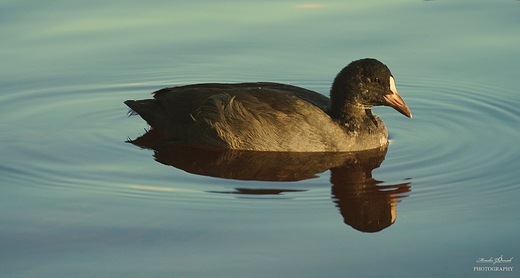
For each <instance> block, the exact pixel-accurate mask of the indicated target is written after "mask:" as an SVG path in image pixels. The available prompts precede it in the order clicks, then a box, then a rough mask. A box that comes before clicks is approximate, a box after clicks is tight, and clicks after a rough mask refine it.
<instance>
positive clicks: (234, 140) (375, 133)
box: [125, 58, 412, 152]
mask: <svg viewBox="0 0 520 278" xmlns="http://www.w3.org/2000/svg"><path fill="white" fill-rule="evenodd" d="M153 94H154V98H153V99H145V100H127V101H125V104H126V105H127V106H128V107H130V109H131V113H132V114H139V115H140V116H141V117H142V118H143V119H144V120H146V122H148V124H149V125H150V126H151V127H152V129H155V130H157V131H159V132H161V133H162V134H164V135H166V136H168V137H169V138H171V140H172V142H178V143H184V144H185V143H193V144H199V145H209V146H216V147H222V148H228V149H237V150H253V151H277V152H281V151H282V152H346V151H361V150H368V149H374V148H379V147H381V146H385V145H387V144H388V132H387V130H386V127H385V125H384V123H383V121H381V119H379V117H377V116H376V115H375V114H374V113H372V110H371V108H372V106H377V105H385V106H391V107H393V108H394V109H396V110H397V111H399V112H400V113H402V114H403V115H405V116H407V117H409V118H411V117H412V114H411V113H410V110H409V108H408V106H407V105H406V104H405V102H404V101H403V99H402V98H401V96H400V95H399V93H398V92H397V89H396V87H395V82H394V78H393V76H392V73H391V72H390V70H389V69H388V67H387V66H386V65H385V64H383V63H381V62H380V61H378V60H376V59H370V58H367V59H361V60H357V61H354V62H351V63H350V64H349V65H347V66H346V67H345V68H343V69H342V70H341V71H340V72H339V74H338V75H337V76H336V78H335V79H334V82H333V83H332V88H331V90H330V99H329V98H327V97H326V96H324V95H322V94H319V93H317V92H314V91H310V90H307V89H304V88H300V87H296V86H292V85H286V84H279V83H271V82H254V83H240V84H219V83H206V84H195V85H187V86H179V87H173V88H165V89H161V90H158V91H156V92H154V93H153Z"/></svg>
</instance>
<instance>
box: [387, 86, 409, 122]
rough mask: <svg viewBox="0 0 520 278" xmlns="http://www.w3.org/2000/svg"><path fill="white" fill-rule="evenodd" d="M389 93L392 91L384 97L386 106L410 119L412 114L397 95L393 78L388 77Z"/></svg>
mask: <svg viewBox="0 0 520 278" xmlns="http://www.w3.org/2000/svg"><path fill="white" fill-rule="evenodd" d="M390 91H392V93H391V94H388V95H385V96H384V98H385V101H386V104H388V106H390V107H392V108H394V109H395V110H397V111H398V112H399V113H401V114H403V115H405V116H406V117H408V118H412V112H410V108H408V106H407V105H406V103H404V100H403V98H402V97H401V95H399V93H398V92H397V89H396V88H395V81H394V78H393V77H390Z"/></svg>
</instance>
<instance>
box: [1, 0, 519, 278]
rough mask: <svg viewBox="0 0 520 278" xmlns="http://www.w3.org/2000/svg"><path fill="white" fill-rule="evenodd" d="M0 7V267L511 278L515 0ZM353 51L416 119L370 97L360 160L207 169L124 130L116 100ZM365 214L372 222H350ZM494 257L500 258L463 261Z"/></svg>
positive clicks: (278, 78)
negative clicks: (188, 165)
mask: <svg viewBox="0 0 520 278" xmlns="http://www.w3.org/2000/svg"><path fill="white" fill-rule="evenodd" d="M0 7H1V8H0V13H1V16H0V18H1V19H0V21H1V23H2V26H3V28H2V29H1V30H0V36H1V37H2V45H1V46H0V48H1V51H0V59H1V61H2V63H1V66H0V67H1V71H0V84H1V88H2V92H1V93H0V108H1V109H0V114H1V119H2V121H0V129H1V130H2V134H1V135H0V142H1V143H2V144H1V145H0V151H1V153H2V159H1V160H0V172H1V173H0V187H1V188H2V194H1V197H0V208H1V210H0V211H2V212H1V214H0V215H1V216H0V217H1V221H2V225H1V226H0V247H1V248H0V252H1V253H0V271H1V273H2V274H3V275H2V276H3V277H70V276H71V275H73V276H76V277H95V276H109V277H165V276H167V277H172V276H175V277H272V276H276V277H389V276H390V277H392V276H400V277H474V276H484V275H485V276H493V277H496V276H500V277H502V276H503V277H514V276H516V275H517V274H516V273H517V270H516V268H517V266H518V262H517V260H516V257H518V256H519V254H518V250H520V248H519V247H520V241H519V239H518V236H517V234H518V231H519V229H520V217H519V216H518V213H517V211H518V210H519V203H518V199H519V198H520V187H519V185H518V184H519V182H518V180H519V178H520V175H519V174H518V168H519V166H520V164H519V163H518V157H519V156H520V150H519V149H518V148H517V147H516V146H517V143H518V139H519V138H520V132H519V131H518V126H520V116H519V115H520V109H519V108H518V106H519V104H520V95H519V93H518V85H517V81H516V80H517V74H518V72H520V63H519V61H520V53H519V52H518V45H520V31H519V29H518V23H519V21H518V19H519V18H520V3H519V2H518V1H495V2H493V3H491V2H488V1H458V2H456V3H455V2H453V3H452V2H445V1H394V2H392V3H389V2H386V1H372V2H366V1H350V2H342V1H325V2H315V3H312V2H309V3H303V2H276V1H267V2H266V1H247V2H240V3H235V2H234V1H227V2H219V3H215V2H211V1H191V2H189V3H185V2H176V1H174V2H164V1H152V2H146V3H144V2H143V3H137V2H136V3H128V2H125V3H123V2H120V1H112V2H110V3H106V1H90V2H88V3H86V2H85V3H83V2H81V3H80V2H77V1H52V2H50V3H45V4H43V2H39V1H26V2H23V3H22V2H19V1H18V2H17V1H4V2H3V3H2V4H0ZM363 57H375V58H378V59H380V60H381V61H383V62H384V63H386V64H387V65H388V66H389V67H390V69H391V70H392V72H393V75H394V76H395V78H396V83H397V88H398V90H399V92H400V94H401V95H402V96H403V98H404V99H405V101H406V103H407V104H408V105H409V107H410V109H411V110H412V113H413V115H414V118H413V119H411V120H410V119H407V118H405V117H403V116H402V115H400V114H399V113H396V112H395V111H393V110H392V109H390V108H388V107H381V108H376V109H374V111H375V113H376V114H378V115H379V116H380V117H381V118H382V119H383V121H385V124H386V125H387V127H388V129H389V132H390V138H391V140H392V142H391V144H390V145H389V147H388V150H386V153H385V154H384V159H380V160H379V161H377V163H375V164H373V165H372V164H371V165H370V167H371V168H370V169H369V170H366V171H360V170H359V169H364V168H355V167H354V166H352V167H354V168H350V170H341V171H338V167H332V166H338V165H336V164H334V163H333V164H326V163H325V164H324V162H323V159H324V158H312V159H311V158H305V159H304V161H310V160H313V161H321V164H320V167H318V168H316V169H314V168H313V171H312V172H306V171H303V170H301V169H298V170H293V169H292V168H286V167H282V166H279V167H277V168H276V169H277V171H278V170H280V169H281V170H283V173H284V174H283V175H282V174H280V172H276V173H277V177H280V176H284V177H291V178H292V180H291V181H283V180H273V179H271V180H270V181H265V180H251V179H250V178H249V179H244V178H242V179H236V178H237V177H236V176H227V178H221V177H216V174H218V173H220V174H222V173H226V172H225V171H223V170H218V171H214V172H213V175H210V176H206V175H203V173H200V172H196V171H193V169H191V170H190V169H182V168H181V169H179V168H176V167H172V166H171V165H169V164H168V163H164V162H165V160H161V159H159V158H158V157H157V155H156V152H155V151H154V150H150V149H146V148H144V149H143V148H139V147H137V146H134V145H132V144H129V143H125V141H126V140H127V139H128V138H132V139H133V138H135V137H138V136H140V135H142V134H144V133H145V132H146V131H145V128H147V126H146V124H145V122H144V121H143V120H142V119H140V118H139V117H127V114H126V113H127V108H126V107H125V106H124V104H123V101H124V100H126V99H142V98H147V97H150V94H149V93H150V92H152V91H155V90H157V89H160V88H162V87H167V86H175V85H184V84H191V83H198V82H243V81H274V82H282V83H289V84H293V85H298V86H302V87H306V88H309V89H313V90H316V91H318V92H320V93H323V94H328V90H329V87H330V84H331V82H332V80H333V78H334V77H335V74H336V73H337V72H338V71H339V70H340V69H341V68H342V67H343V66H345V65H346V64H347V63H348V62H350V61H352V60H355V59H359V58H363ZM154 155H156V156H155V157H154ZM174 157H175V156H174ZM177 157H188V156H186V155H181V156H177ZM203 157H211V156H210V155H208V154H205V155H204V156H203ZM160 158H162V157H160ZM188 158H189V157H188ZM277 159H278V158H277ZM285 159H286V160H284V161H293V159H294V158H290V160H287V159H288V158H285ZM327 159H330V158H327ZM327 161H329V162H327V163H330V160H327ZM334 161H335V160H334ZM361 161H362V160H361ZM211 163H213V162H211ZM244 164H245V163H242V165H244ZM209 165H210V166H211V165H213V164H209ZM221 165H222V164H221ZM263 165H270V166H273V165H275V166H276V164H273V163H272V162H270V163H264V164H263ZM294 165H297V166H299V165H302V163H300V162H298V163H295V164H294ZM323 165H325V166H327V167H324V168H323V167H322V166H323ZM331 165H332V166H331ZM350 165H352V164H350ZM354 165H357V164H354ZM247 166H248V165H246V167H244V168H246V170H248V169H252V167H251V168H248V167H247ZM329 166H330V167H329ZM356 167H357V166H356ZM330 168H332V170H330ZM209 169H215V168H214V167H209ZM188 170H189V171H188ZM307 170H308V169H307ZM270 171H271V170H270ZM233 173H234V172H233ZM248 173H249V174H251V172H248ZM257 173H259V172H253V176H255V175H256V176H258V174H257ZM271 173H272V172H271ZM302 173H305V175H302ZM249 177H250V176H249ZM337 177H341V178H340V179H339V180H340V181H345V180H348V181H351V182H350V183H349V184H348V185H345V184H343V185H341V182H340V186H338V182H337V181H338V178H337ZM230 178H235V179H230ZM360 179H361V180H363V181H365V183H362V185H363V186H359V184H360V183H356V181H359V180H360ZM367 180H368V181H370V182H368V183H367V182H366V181H367ZM356 186H357V187H356ZM353 196H365V197H366V198H365V199H363V198H364V197H359V198H354V197H353ZM367 196H368V197H367ZM367 204H368V205H367ZM381 204H382V205H381ZM381 211H383V212H384V213H381V214H378V215H385V217H386V218H384V217H381V218H380V220H381V219H386V223H387V225H385V226H384V227H383V228H382V229H381V230H379V231H367V230H363V228H361V227H360V225H357V224H356V223H363V221H360V220H363V219H365V220H366V219H374V213H375V212H381ZM361 212H365V213H361ZM371 213H372V214H371ZM361 215H365V216H366V215H372V217H367V218H362V216H361ZM388 215H389V217H390V218H388V217H387V216H388ZM388 219H390V221H388ZM356 221H357V222H356ZM381 221H383V220H381ZM365 222H366V221H365ZM388 223H389V224H388ZM380 228H381V227H380ZM380 228H379V229H380ZM500 256H503V258H504V259H509V258H511V257H513V260H512V261H511V262H504V263H502V264H500V266H505V267H514V270H513V271H512V272H511V271H510V272H500V273H497V272H492V273H491V272H487V273H482V272H478V271H475V267H481V266H490V265H487V264H486V263H477V260H478V259H479V258H486V259H488V258H491V257H493V258H498V257H500ZM495 266H496V265H495Z"/></svg>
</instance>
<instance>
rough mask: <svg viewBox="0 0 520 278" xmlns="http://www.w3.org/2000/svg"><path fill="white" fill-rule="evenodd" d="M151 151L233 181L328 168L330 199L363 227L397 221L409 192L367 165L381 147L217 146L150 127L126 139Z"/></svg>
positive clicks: (296, 176) (300, 176) (285, 177)
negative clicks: (288, 149)
mask: <svg viewBox="0 0 520 278" xmlns="http://www.w3.org/2000/svg"><path fill="white" fill-rule="evenodd" d="M129 142H130V143H132V144H134V145H136V146H139V147H142V148H147V149H152V150H154V157H155V160H156V161H158V162H160V163H163V164H166V165H171V166H173V167H176V168H179V169H182V170H184V171H186V172H189V173H193V174H198V175H204V176H212V177H220V178H227V179H237V180H260V181H298V180H305V179H310V178H315V177H317V174H319V173H322V172H324V171H326V170H329V169H330V171H331V179H330V181H331V183H332V198H333V200H334V203H335V204H336V205H337V207H338V208H339V211H340V213H341V215H342V216H343V219H344V222H345V223H346V224H347V225H350V226H351V227H353V228H354V229H356V230H359V231H362V232H378V231H381V230H383V229H384V228H386V227H388V226H390V225H392V224H393V223H394V222H395V220H396V215H397V214H396V205H397V203H398V202H399V200H400V199H401V198H404V197H406V193H407V192H409V191H410V185H409V184H410V181H408V182H404V183H401V184H395V185H384V186H383V185H378V184H380V183H381V182H380V181H377V180H375V179H373V178H372V170H373V169H375V168H377V167H379V165H380V164H381V163H382V162H383V160H384V158H385V155H386V150H387V148H386V146H385V147H382V148H380V149H374V150H369V151H363V152H354V153H284V152H256V151H238V150H228V149H217V148H213V147H207V146H194V145H184V144H177V143H174V142H171V141H169V140H168V138H167V137H165V136H163V135H162V134H160V133H158V132H156V131H154V130H153V129H152V130H150V131H148V132H147V133H146V134H145V135H143V136H141V137H139V138H137V139H135V140H131V141H129ZM301 191H307V190H299V189H273V188H271V189H258V188H247V187H244V188H236V189H235V191H218V192H217V191H213V192H214V193H227V194H249V195H269V194H270V195H276V194H282V193H285V192H301Z"/></svg>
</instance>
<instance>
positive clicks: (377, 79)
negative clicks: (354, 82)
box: [370, 77, 379, 83]
mask: <svg viewBox="0 0 520 278" xmlns="http://www.w3.org/2000/svg"><path fill="white" fill-rule="evenodd" d="M370 82H372V83H379V78H377V77H372V78H370Z"/></svg>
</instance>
